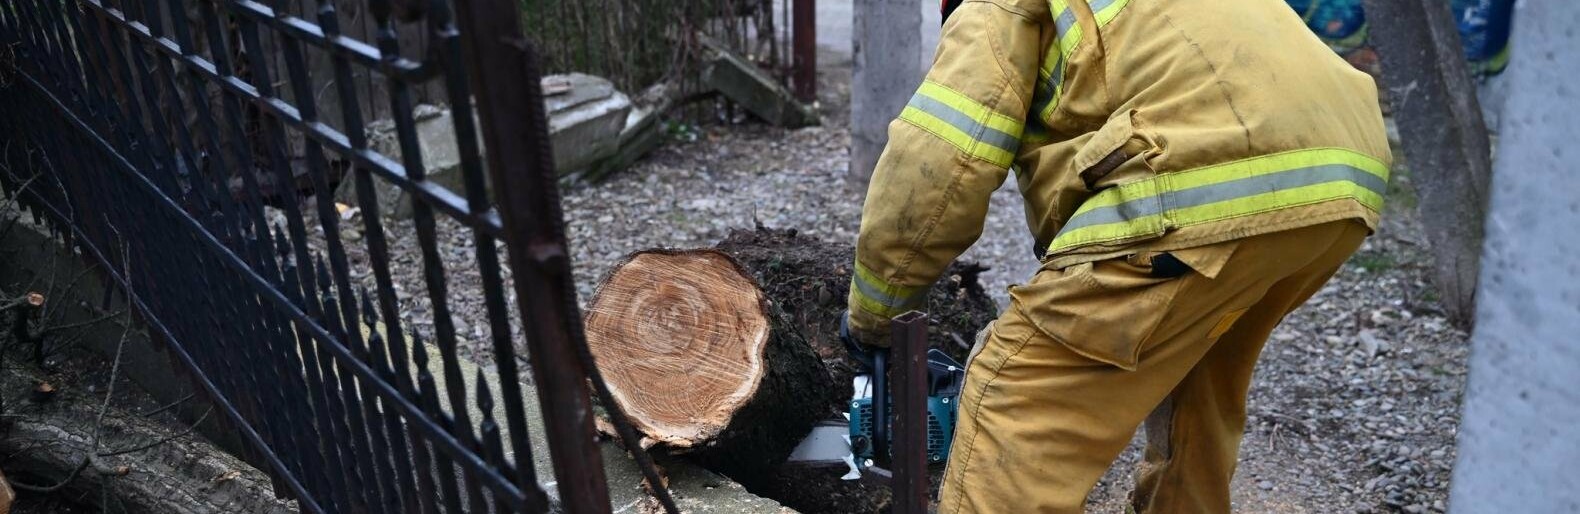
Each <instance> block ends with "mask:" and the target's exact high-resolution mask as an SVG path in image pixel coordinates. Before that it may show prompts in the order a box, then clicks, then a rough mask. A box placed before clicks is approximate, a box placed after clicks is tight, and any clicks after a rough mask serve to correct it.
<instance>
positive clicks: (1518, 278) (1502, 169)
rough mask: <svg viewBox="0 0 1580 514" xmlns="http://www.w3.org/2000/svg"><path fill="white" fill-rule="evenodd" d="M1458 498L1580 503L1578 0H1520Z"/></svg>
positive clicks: (1493, 507) (1466, 502)
mask: <svg viewBox="0 0 1580 514" xmlns="http://www.w3.org/2000/svg"><path fill="white" fill-rule="evenodd" d="M1516 9H1517V11H1516V13H1515V23H1514V26H1515V31H1514V40H1513V41H1512V42H1511V44H1510V47H1511V48H1512V49H1513V52H1514V53H1513V56H1512V58H1511V60H1510V65H1509V69H1508V71H1507V72H1505V73H1506V74H1507V80H1508V86H1509V97H1508V100H1507V104H1506V106H1505V111H1504V112H1503V119H1502V124H1501V128H1500V131H1499V133H1500V137H1499V140H1500V141H1501V146H1500V147H1499V148H1498V151H1497V158H1496V162H1495V163H1494V170H1493V174H1492V198H1491V206H1490V209H1489V212H1488V214H1487V222H1486V244H1485V251H1484V252H1483V254H1482V258H1481V264H1482V270H1481V280H1480V282H1479V287H1478V290H1477V302H1478V305H1477V309H1476V330H1475V333H1474V335H1473V336H1472V349H1471V356H1470V381H1469V384H1468V386H1467V388H1466V393H1465V411H1464V419H1463V422H1462V424H1461V427H1460V436H1459V460H1458V462H1457V463H1456V464H1455V466H1454V480H1453V491H1452V496H1451V498H1450V500H1451V501H1450V504H1449V507H1450V510H1451V511H1453V512H1469V513H1480V512H1491V513H1501V512H1580V489H1577V488H1576V487H1575V470H1574V463H1575V462H1580V428H1577V427H1580V393H1577V391H1580V372H1577V371H1576V370H1580V345H1576V338H1577V334H1580V239H1577V238H1576V237H1575V234H1577V231H1576V228H1575V227H1576V225H1577V224H1580V174H1577V173H1576V172H1577V169H1576V165H1575V162H1576V159H1577V158H1580V150H1576V149H1575V145H1574V144H1573V139H1574V135H1575V134H1576V133H1580V89H1576V87H1575V79H1576V77H1577V71H1576V70H1580V54H1577V53H1576V52H1575V49H1577V48H1580V29H1576V27H1580V3H1575V2H1566V1H1545V2H1544V1H1534V2H1522V3H1520V4H1519V5H1518V6H1517V7H1516Z"/></svg>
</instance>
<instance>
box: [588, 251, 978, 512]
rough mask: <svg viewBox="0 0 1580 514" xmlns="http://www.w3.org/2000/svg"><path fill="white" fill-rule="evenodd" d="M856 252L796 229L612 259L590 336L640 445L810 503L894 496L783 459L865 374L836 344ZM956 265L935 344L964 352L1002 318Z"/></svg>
mask: <svg viewBox="0 0 1580 514" xmlns="http://www.w3.org/2000/svg"><path fill="white" fill-rule="evenodd" d="M853 262H854V253H853V249H852V248H851V247H850V246H848V245H837V244H831V243H827V242H823V241H819V240H817V239H814V238H809V237H805V236H801V235H799V234H798V233H797V232H796V231H795V230H773V229H767V228H764V227H758V228H757V229H756V230H738V231H735V232H732V233H731V234H730V235H729V236H728V237H727V238H725V239H724V241H722V242H720V243H719V244H718V245H717V246H716V247H714V248H710V249H699V250H647V251H641V252H637V253H635V254H632V255H631V256H628V257H627V258H626V259H624V260H623V261H621V262H620V263H619V264H617V265H616V266H615V267H614V268H613V269H612V270H611V271H610V272H609V274H608V275H607V276H606V277H605V278H604V280H603V282H602V283H601V284H600V285H599V288H598V292H597V294H596V295H595V297H594V299H593V301H592V303H591V306H590V307H589V309H588V314H587V320H586V327H587V341H588V345H589V346H590V347H591V348H592V350H593V354H594V356H595V357H596V359H597V362H598V366H599V368H601V369H602V370H603V372H604V376H605V377H606V379H607V380H608V381H609V386H610V388H611V389H612V390H614V392H615V396H616V397H617V398H619V400H620V401H621V403H622V405H623V406H624V407H625V410H626V412H627V413H628V414H629V415H630V416H631V417H632V418H633V422H634V424H635V425H636V426H637V427H638V429H639V430H640V431H641V432H643V434H644V436H645V437H646V441H644V443H643V446H644V447H649V448H652V449H653V450H656V451H661V452H665V453H669V454H677V455H683V456H685V457H687V458H693V459H696V460H698V461H699V462H701V463H702V464H703V465H704V466H707V467H709V468H712V469H714V470H715V471H719V472H723V473H725V474H727V475H729V476H730V477H731V478H733V479H735V480H737V481H739V482H741V483H742V484H743V485H745V486H746V487H747V488H748V489H749V490H751V491H752V492H753V493H756V494H760V495H763V496H767V497H770V498H773V499H775V500H778V501H780V502H782V503H784V504H785V505H787V506H790V507H792V508H795V509H797V510H801V511H807V512H871V511H874V510H877V509H878V508H880V507H881V505H882V504H883V503H884V502H885V501H886V498H887V494H886V491H882V490H881V488H873V487H870V486H867V485H865V484H863V483H860V482H846V481H841V480H840V479H839V477H840V476H841V475H843V474H844V472H845V470H844V469H843V468H841V469H805V468H802V467H801V466H799V465H796V464H793V463H790V464H787V463H785V462H784V459H785V458H786V457H787V456H788V455H789V453H790V450H792V449H793V448H794V446H795V444H796V443H797V442H799V441H800V439H801V438H802V437H804V436H805V435H806V434H807V433H808V431H810V429H811V427H812V425H813V424H814V423H815V422H816V421H818V420H820V419H826V418H828V417H829V416H832V415H834V414H835V413H837V412H841V411H843V410H844V409H845V404H846V402H847V401H849V399H850V398H851V394H852V385H851V384H852V383H851V378H852V376H853V375H855V374H856V373H858V372H860V369H859V368H858V367H857V366H856V364H855V362H854V361H852V360H851V359H850V358H849V357H848V355H847V354H846V352H845V350H844V349H843V345H842V344H841V343H840V341H839V337H838V331H839V324H840V316H841V315H842V313H843V312H844V310H845V303H846V294H847V291H848V290H849V287H850V279H851V273H852V270H851V267H852V263H853ZM985 270H986V268H983V267H981V266H978V265H975V264H969V263H956V264H954V265H953V266H951V267H950V268H949V270H948V271H947V272H946V273H945V275H944V277H943V278H942V279H940V280H939V281H938V282H937V283H936V284H934V286H933V288H932V290H931V291H930V293H929V296H928V307H927V308H928V312H929V314H931V320H932V326H931V327H930V330H929V339H930V341H929V342H930V344H931V345H932V346H934V347H937V348H942V349H944V350H946V351H947V352H948V353H951V354H952V355H954V356H956V357H957V358H960V359H963V358H964V357H965V353H966V352H967V350H969V348H968V347H967V345H966V342H967V341H970V340H971V338H972V337H973V336H974V334H975V333H976V331H977V330H979V329H981V327H982V326H984V325H986V324H987V322H988V321H990V320H992V319H993V318H994V317H995V316H996V307H995V304H994V302H993V300H992V299H991V298H990V297H988V296H987V295H986V293H985V292H984V291H983V289H982V287H981V285H980V284H979V283H978V282H977V279H978V276H979V275H980V274H981V273H982V272H983V271H985Z"/></svg>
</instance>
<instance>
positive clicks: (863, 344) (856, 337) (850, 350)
mask: <svg viewBox="0 0 1580 514" xmlns="http://www.w3.org/2000/svg"><path fill="white" fill-rule="evenodd" d="M881 325H882V326H884V327H885V328H887V327H888V322H887V320H885V321H884V323H882V324H881ZM839 340H840V342H841V343H844V345H845V353H847V354H849V355H850V358H851V360H854V361H856V362H859V363H861V365H862V366H865V367H866V369H867V370H871V369H873V366H874V364H873V359H872V356H873V354H874V353H877V351H878V350H887V349H888V347H889V345H888V342H889V334H887V333H884V334H881V335H874V334H871V333H863V332H862V331H860V330H858V329H856V328H855V326H853V325H852V323H851V311H848V310H847V311H845V312H844V313H841V314H840V320H839ZM868 341H875V342H882V343H883V344H882V345H875V344H870V343H868Z"/></svg>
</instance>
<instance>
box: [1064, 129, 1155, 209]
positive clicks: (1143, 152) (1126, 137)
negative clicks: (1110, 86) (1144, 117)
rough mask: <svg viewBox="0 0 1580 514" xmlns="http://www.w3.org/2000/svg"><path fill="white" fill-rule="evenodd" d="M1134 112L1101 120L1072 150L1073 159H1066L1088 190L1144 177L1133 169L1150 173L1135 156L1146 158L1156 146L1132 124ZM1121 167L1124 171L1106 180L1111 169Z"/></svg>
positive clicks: (1111, 171) (1115, 169)
mask: <svg viewBox="0 0 1580 514" xmlns="http://www.w3.org/2000/svg"><path fill="white" fill-rule="evenodd" d="M1134 116H1135V113H1134V111H1129V110H1127V111H1121V112H1117V113H1114V115H1113V116H1111V117H1109V118H1108V121H1106V122H1104V123H1103V126H1102V127H1100V128H1098V129H1097V132H1094V133H1093V134H1092V137H1091V139H1088V140H1087V141H1086V143H1085V144H1083V145H1081V148H1080V149H1079V150H1077V151H1076V152H1075V158H1074V159H1072V160H1071V161H1070V163H1071V165H1072V166H1074V172H1075V173H1074V175H1075V176H1076V177H1079V178H1080V179H1081V182H1082V183H1084V184H1085V185H1086V189H1087V190H1088V191H1096V190H1098V189H1101V188H1102V187H1103V186H1104V185H1107V184H1113V183H1115V182H1121V181H1127V180H1133V179H1137V178H1144V177H1142V176H1124V175H1137V173H1134V172H1128V171H1131V170H1132V169H1134V170H1135V171H1145V172H1146V173H1142V174H1141V175H1151V170H1150V169H1142V168H1146V165H1147V163H1146V160H1145V159H1144V158H1143V159H1137V157H1149V156H1150V154H1152V153H1156V152H1157V148H1156V145H1154V144H1153V143H1152V141H1151V140H1150V139H1149V138H1147V137H1146V136H1145V134H1143V133H1142V131H1141V130H1139V129H1138V128H1137V126H1136V120H1135V117H1134ZM1121 168H1125V169H1126V170H1127V172H1128V173H1120V174H1119V175H1116V176H1114V177H1113V179H1115V180H1107V181H1105V180H1104V179H1105V178H1109V177H1110V176H1111V175H1115V173H1114V172H1116V171H1119V170H1120V169H1121Z"/></svg>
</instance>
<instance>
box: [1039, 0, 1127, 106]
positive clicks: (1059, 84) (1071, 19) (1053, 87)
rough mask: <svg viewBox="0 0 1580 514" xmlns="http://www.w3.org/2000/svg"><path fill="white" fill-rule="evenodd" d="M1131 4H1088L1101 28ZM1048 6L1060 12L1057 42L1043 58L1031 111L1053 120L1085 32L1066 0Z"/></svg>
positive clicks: (1096, 0)
mask: <svg viewBox="0 0 1580 514" xmlns="http://www.w3.org/2000/svg"><path fill="white" fill-rule="evenodd" d="M1083 1H1084V0H1083ZM1129 3H1130V0H1091V1H1090V3H1089V4H1088V5H1089V7H1091V9H1092V14H1093V15H1094V16H1095V17H1096V18H1097V26H1098V28H1102V27H1104V26H1106V25H1108V22H1111V21H1114V18H1115V17H1116V16H1119V12H1120V11H1123V10H1124V8H1125V6H1126V5H1128V4H1129ZM1048 7H1049V12H1053V13H1057V14H1055V15H1054V18H1053V25H1054V30H1055V32H1054V34H1056V36H1055V43H1056V44H1055V45H1054V47H1053V48H1049V49H1048V51H1047V52H1046V54H1045V56H1044V57H1043V66H1042V69H1041V71H1040V76H1039V77H1038V78H1039V79H1040V82H1041V84H1039V85H1038V91H1037V99H1036V102H1035V103H1034V104H1033V108H1032V111H1031V112H1032V113H1033V115H1034V116H1036V117H1037V118H1038V119H1040V120H1049V119H1051V118H1052V117H1053V111H1054V109H1056V108H1058V106H1059V97H1060V96H1063V94H1064V75H1065V72H1066V68H1068V67H1069V62H1070V56H1071V55H1073V54H1074V53H1075V47H1076V46H1077V45H1079V44H1080V43H1081V35H1082V34H1081V33H1082V29H1081V24H1080V23H1077V20H1076V18H1075V11H1073V10H1071V9H1070V6H1069V4H1068V2H1066V0H1049V1H1048Z"/></svg>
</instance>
